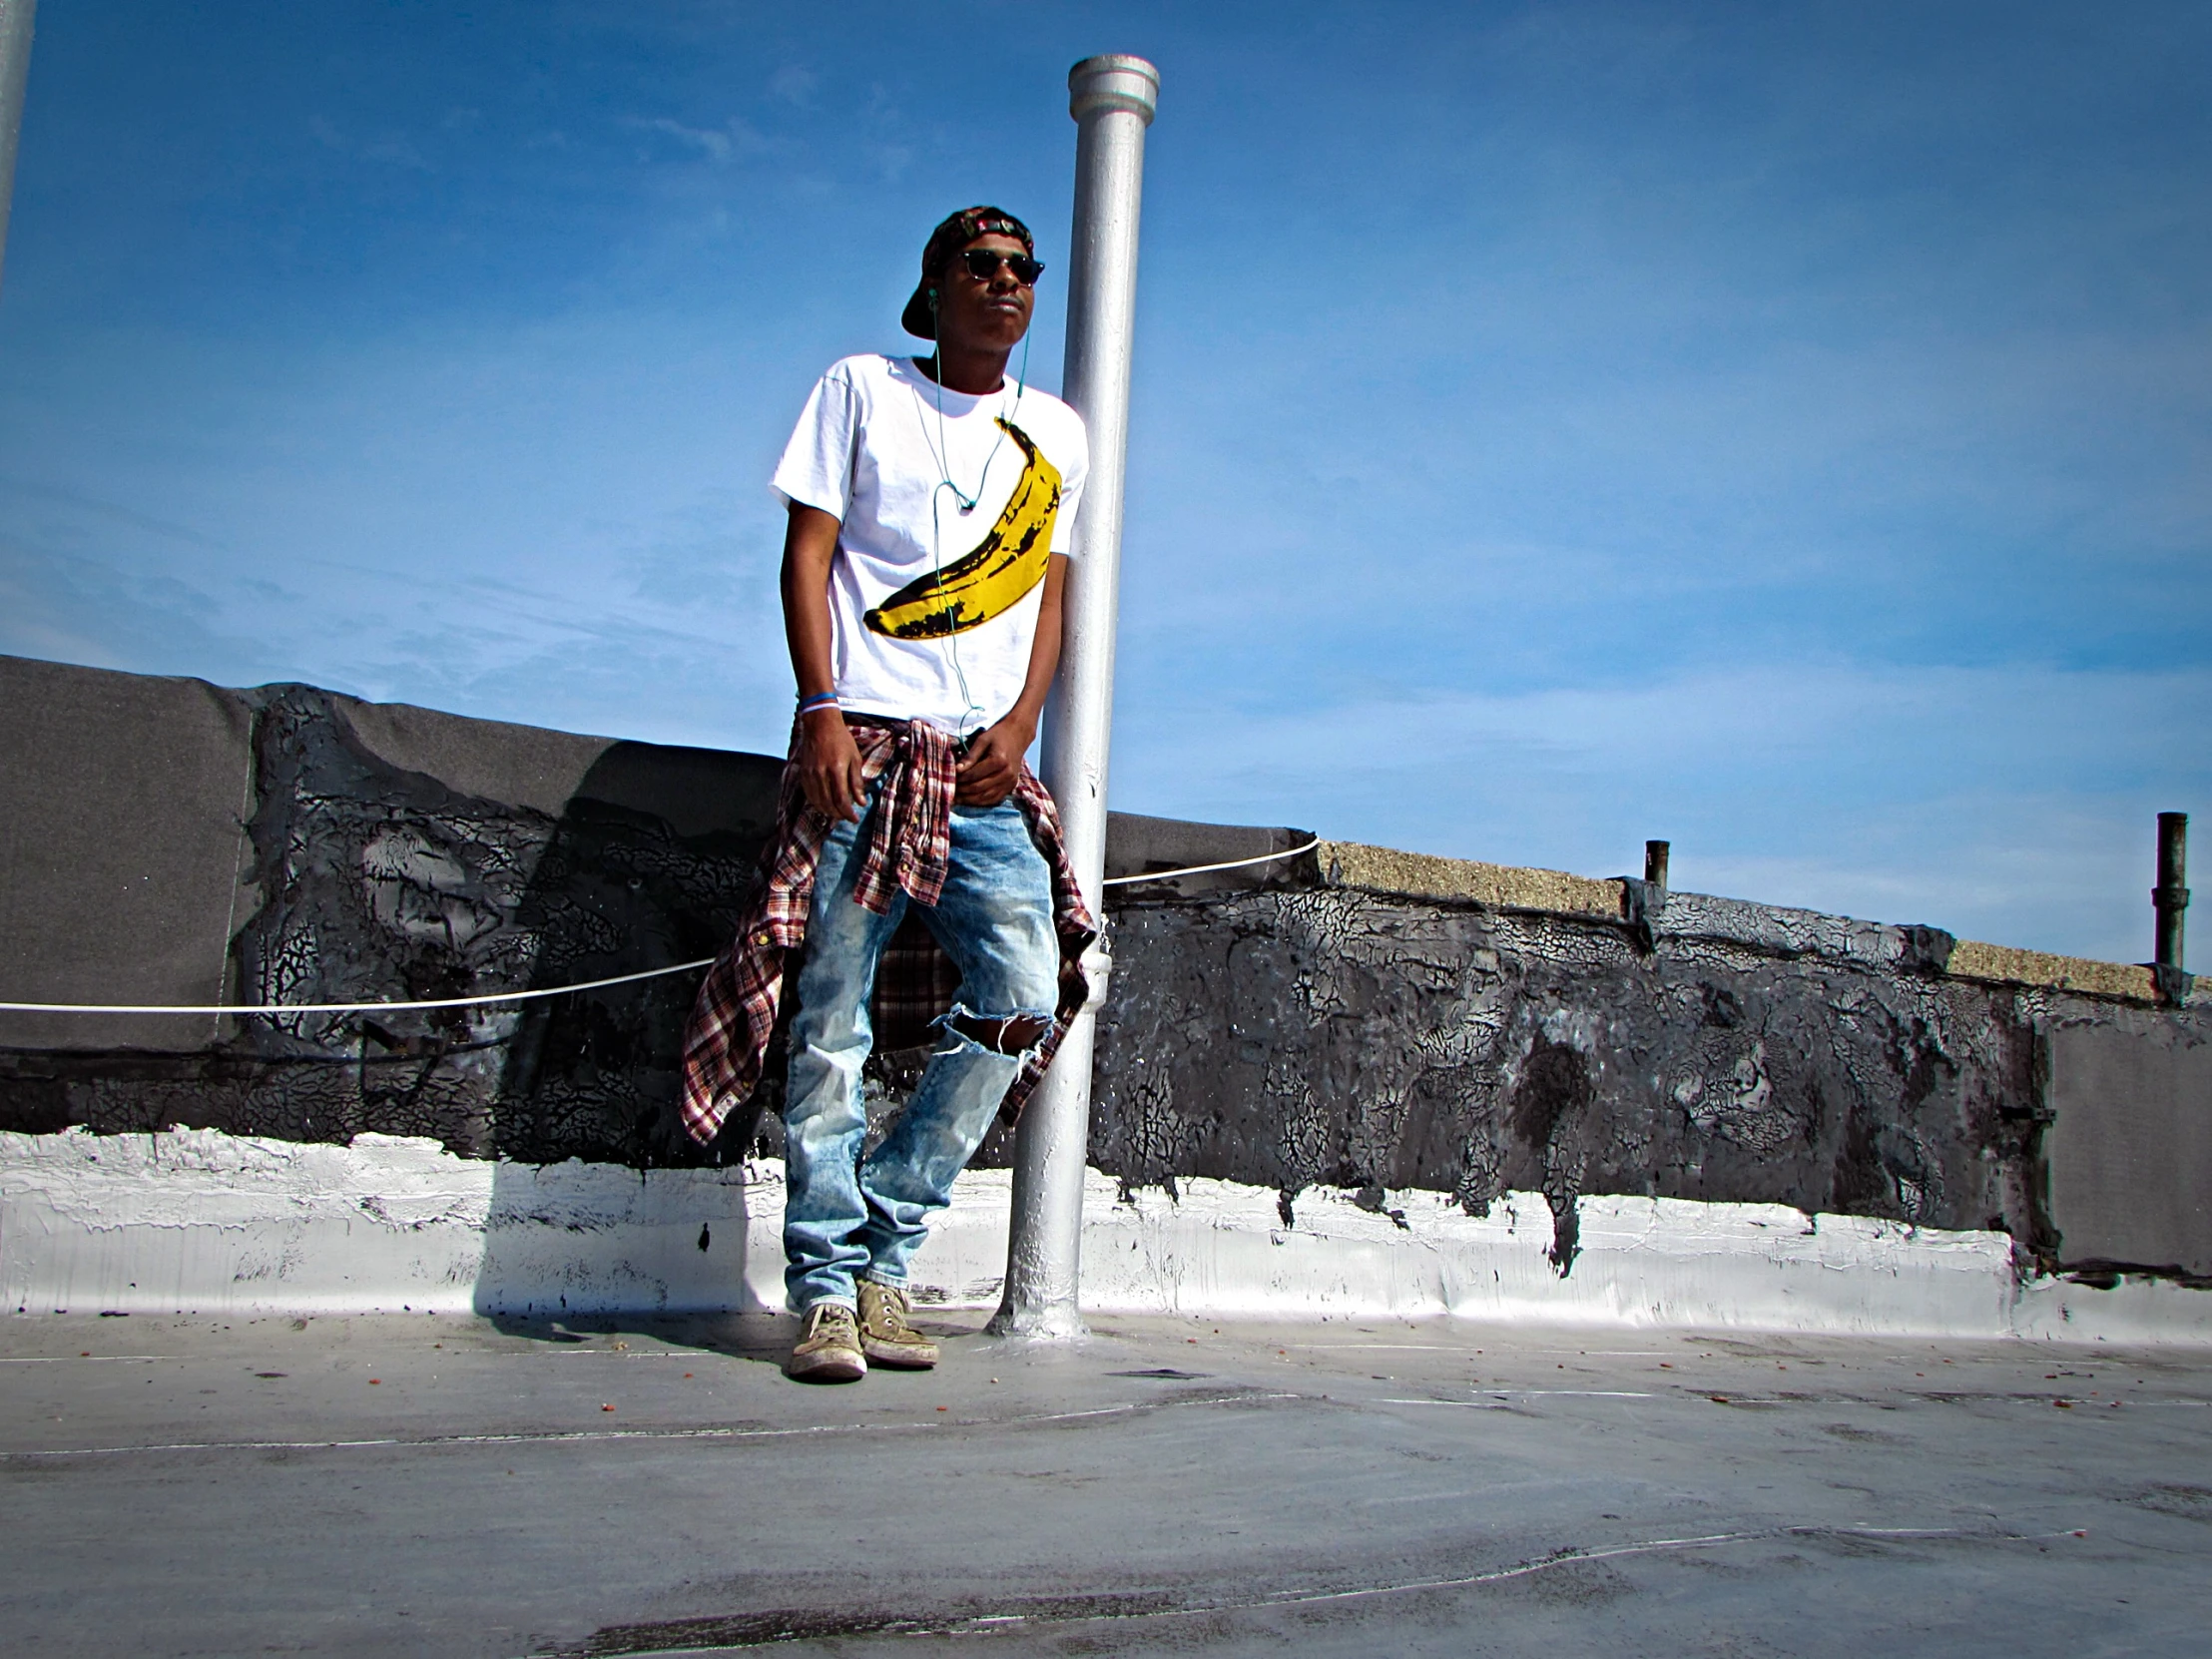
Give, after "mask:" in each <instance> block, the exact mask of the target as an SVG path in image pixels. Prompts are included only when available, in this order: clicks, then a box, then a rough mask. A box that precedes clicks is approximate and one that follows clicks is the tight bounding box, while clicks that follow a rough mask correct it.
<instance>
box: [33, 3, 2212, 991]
mask: <svg viewBox="0 0 2212 1659" xmlns="http://www.w3.org/2000/svg"><path fill="white" fill-rule="evenodd" d="M38 21H39V29H38V42H37V48H36V52H35V55H34V59H33V64H32V72H31V84H30V95H29V109H28V115H27V118H26V122H25V127H24V135H23V144H22V152H21V160H20V163H19V171H18V176H17V185H16V197H15V213H14V223H13V227H12V230H11V235H10V242H9V247H8V250H7V264H6V273H5V287H4V289H0V650H5V651H10V652H16V653H21V654H26V655H32V656H41V657H50V658H55V659H59V660H65V661H72V662H84V663H95V664H101V665H106V666H111V667H117V668H125V669H132V670H137V671H142V672H149V673H164V674H190V675H198V676H201V677H203V678H206V679H210V680H214V681H217V682H221V683H228V684H258V683H262V682H267V681H272V680H285V679H298V680H307V681H311V682H314V683H317V684H321V685H325V686H330V687H335V688H337V689H341V690H344V691H349V692H353V693H356V694H359V695H362V696H367V697H374V698H387V699H398V700H405V701H410V702H417V703H423V704H428V705H431V706H434V707H438V708H445V709H452V710H456V711H459V712H463V713H467V714H474V715H483V716H489V717H495V718H500V719H507V720H517V721H527V722H533V723H537V724H543V725H552V726H563V727H567V728H570V729H574V730H582V731H591V732H602V733H608V734H613V735H617V736H623V737H635V738H646V739H654V740H662V741H671V742H684V743H699V744H708V745H715V746H723V747H735V748H749V749H757V750H775V749H778V748H780V747H781V740H782V735H783V732H784V729H785V726H786V722H787V720H788V715H789V707H790V704H789V697H790V683H791V682H790V671H789V669H788V667H787V665H786V663H785V660H784V657H783V652H782V647H781V643H780V639H779V635H778V631H777V626H776V614H775V591H774V574H775V561H776V554H777V549H778V545H779V537H780V533H781V524H780V520H781V514H780V513H779V511H778V510H777V508H776V506H775V504H774V502H773V501H772V499H771V498H770V496H769V494H768V492H767V490H766V488H765V485H764V482H763V480H764V479H765V477H766V474H767V471H768V468H769V466H770V464H771V462H772V460H773V458H774V456H775V453H776V451H777V450H778V448H779V447H780V445H781V443H782V440H783V438H784V436H785V434H786V433H787V431H788V430H789V427H790V424H791V422H792V420H793V418H794V417H795V415H796V413H797V410H798V407H799V404H800V402H801V400H802V398H803V397H804V395H805V392H806V389H807V386H808V384H809V382H810V381H811V379H812V377H813V376H814V375H815V374H817V373H819V372H820V370H821V369H822V368H823V367H824V366H825V365H826V364H827V363H829V362H830V360H831V359H833V358H834V357H836V356H839V355H842V354H844V353H846V352H849V351H855V350H865V349H889V350H897V349H900V348H901V342H902V340H903V336H901V335H900V334H899V332H898V330H897V326H896V314H897V309H898V305H899V302H900V301H901V299H902V298H903V297H904V295H905V293H906V291H907V290H908V288H909V287H910V285H911V282H912V276H913V269H914V266H915V262H916V258H917V256H918V252H919V247H920V243H921V240H922V238H923V237H924V236H925V235H926V233H927V231H928V228H929V226H930V225H931V224H932V223H933V222H934V221H935V220H936V219H937V218H938V217H939V216H940V215H941V214H943V213H944V212H946V211H947V210H949V209H950V208H952V207H954V206H959V205H963V204H965V203H968V202H971V201H977V200H988V201H995V202H999V203H1001V204H1003V205H1004V206H1006V207H1008V208H1010V209H1012V210H1014V211H1015V212H1017V213H1020V214H1022V215H1024V216H1025V217H1026V218H1028V219H1029V220H1030V221H1031V223H1032V224H1033V225H1034V226H1035V227H1036V229H1037V231H1038V233H1039V237H1040V247H1039V250H1038V252H1039V254H1040V256H1041V257H1042V258H1043V259H1045V260H1046V261H1047V262H1048V263H1049V264H1050V265H1051V266H1052V267H1053V269H1052V271H1050V272H1048V274H1047V276H1046V277H1045V278H1044V285H1043V291H1042V293H1041V296H1040V306H1039V313H1040V323H1039V326H1038V329H1037V333H1036V338H1035V355H1034V377H1035V378H1036V379H1037V380H1038V381H1039V382H1040V383H1042V384H1045V385H1047V386H1056V385H1057V383H1058V379H1059V361H1060V347H1061V337H1060V315H1061V312H1060V295H1061V290H1060V289H1059V288H1057V287H1056V286H1055V285H1054V283H1055V280H1056V278H1058V277H1062V276H1064V274H1065V270H1066V240H1067V222H1068V202H1069V190H1070V181H1071V176H1072V168H1073V139H1074V129H1073V126H1072V124H1071V123H1070V122H1069V120H1068V118H1067V114H1066V94H1065V74H1066V70H1067V66H1068V65H1069V64H1070V63H1071V62H1073V61H1074V60H1075V59H1077V58H1079V57H1082V56H1086V55H1088V54H1090V53H1092V52H1098V51H1134V52H1141V53H1143V54H1145V55H1147V56H1149V57H1151V58H1152V59H1153V60H1154V61H1155V62H1157V63H1158V64H1159V65H1160V68H1161V74H1162V81H1163V88H1162V94H1161V112H1160V118H1159V121H1158V123H1157V125H1156V126H1155V127H1154V128H1153V131H1152V135H1151V141H1150V151H1149V156H1148V167H1147V176H1146V202H1145V221H1144V252H1143V271H1142V277H1141V287H1140V301H1139V344H1138V357H1137V363H1136V378H1135V394H1134V408H1133V436H1132V450H1131V485H1130V503H1129V521H1128V531H1127V543H1126V549H1125V562H1124V573H1123V594H1124V600H1123V605H1124V608H1123V631H1122V639H1121V652H1120V669H1119V688H1118V702H1117V711H1116V727H1115V746H1116V747H1115V757H1114V773H1113V799H1114V803H1115V805H1116V806H1118V807H1122V808H1126V809H1129V810H1133V811H1139V812H1149V813H1160V814H1169V815H1177V816H1185V817H1193V818H1207V819H1218V820H1230V821H1239V822H1262V823H1283V824H1293V825H1300V826H1305V827H1309V828H1312V829H1314V830H1321V831H1324V832H1326V833H1329V834H1333V835H1338V836H1344V837H1350V838H1358V839H1367V840H1374V841H1381V842H1384V843H1387V844H1393V845H1400V846H1407V847H1414V848H1419V849H1423V850H1429V851H1437V852H1446V853H1455V854H1460V855H1465V856H1473V857H1483V858H1491V859H1497V860H1501V861H1507V862H1519V863H1536V864H1544V865H1550V866H1554V867H1563V868H1569V869H1574V870H1578V871H1582V872H1584V873H1589V874H1611V873H1618V872H1621V871H1624V870H1634V869H1636V868H1637V867H1639V865H1640V860H1641V848H1642V843H1643V840H1644V838H1645V837H1646V836H1650V835H1663V836H1667V837H1669V838H1671V839H1672V840H1673V842H1674V845H1675V874H1676V882H1677V884H1678V885H1681V886H1684V887H1694V888H1699V889H1703V890H1707V891H1717V892H1727V893H1734V894H1739V895H1742V896H1747V897H1757V898H1765V899H1771V900H1776V901H1783V902H1791V903H1802V904H1809V905H1814V906H1818V907H1821V908H1826V909H1834V910H1842V911H1846V912H1849V913H1854V914H1860V915H1869V916H1875V917H1879V918H1882V919H1886V920H1898V921H1928V922H1933V923H1936V924H1937V925H1941V926H1945V927H1949V928H1951V929H1953V930H1954V931H1957V932H1960V933H1963V934H1967V935H1970V936H1974V937H1981V938H1989V939H1994V940H1999V941H2002V942H2006V943H2014V944H2025V945H2034V946H2039V947H2042V948H2046V949H2057V950H2071V951H2079V952H2083V953H2088V954H2094V955H2102V956H2111V957H2118V958H2122V959H2140V958H2141V957H2142V956H2144V955H2145V954H2146V953H2147V951H2148V940H2149V932H2150V912H2149V905H2148V897H2147V888H2148V886H2149V884H2150V880H2151V867H2150V858H2151V844H2152V816H2153V814H2154V813H2156V812H2157V811H2159V810H2161V809H2180V810H2194V811H2197V812H2200V813H2204V814H2212V790H2208V789H2207V783H2208V781H2212V743H2208V742H2207V739H2206V736H2205V731H2206V714H2207V711H2208V709H2212V418H2208V417H2212V190H2208V188H2207V186H2206V184H2205V181H2206V179H2207V178H2208V177H2212V165H2208V164H2212V104H2208V102H2207V101H2206V100H2205V98H2204V97H2203V95H2202V86H2203V77H2204V69H2205V65H2206V62H2207V58H2208V49H2212V11H2207V10H2206V9H2205V8H2204V7H2202V6H2200V5H2167V4H2157V3H2139V4H2130V5H2129V6H2126V7H2102V8H2092V7H2086V6H2080V5H2075V4H2066V5H2043V6H2037V5H2021V4H2009V5H1972V4H1934V5H1931V4H1927V3H1917V4H1900V5H1889V4H1880V3H1866V4H1851V5H1840V4H1839V5H1807V6H1792V7H1776V6H1771V5H1629V4H1588V5H1579V4H1558V5H1481V4H1459V5H1447V6H1416V5H1401V4H1389V3H1370V4H1362V5H1357V6H1353V5H1347V6H1342V7H1309V8H1296V7H1290V6H1285V5H1280V4H1277V5H1268V6H1257V5H1254V6H1242V5H1236V4H1215V5H1210V6H1205V7H1198V6H1189V5H1162V6H1156V7H1148V6H1141V5H1121V6H1111V7H1107V6H1081V5H1061V4H1052V3H1049V0H1031V3H1026V4H1021V5H1012V4H995V3H984V4H940V5H932V6H927V7H915V6H910V5H909V6H870V5H825V6H820V7H815V8H798V7H791V6H781V7H755V6H746V5H711V4H676V3H669V4H649V3H640V4H631V5H614V4H598V5H577V4H560V3H558V0H553V3H533V4H519V3H518V4H505V5H501V4H489V5H479V6H474V7H470V8H465V9H464V8H457V7H453V6H450V5H444V4H437V5H431V4H405V5H364V4H353V5H348V4H338V3H331V4H316V5H313V6H300V5H296V4H246V3H237V4H223V3H211V4H210V5H207V6H204V7H192V8H186V7H180V6H176V5H174V4H160V3H153V0H109V3H93V0H45V4H44V5H42V6H41V8H40V13H39V20H38ZM2203 856H2204V857H2212V853H2206V854H2204V855H2203ZM2201 861H2202V858H2200V862H2201ZM2199 884H2200V885H2206V884H2207V883H2204V882H2200V883H2199ZM2206 926H2212V923H2205V924H2203V925H2200V927H2199V928H2198V935H2199V938H2200V939H2202V938H2203V936H2204V933H2205V927H2206ZM2193 955H2194V958H2195V960H2196V961H2197V962H2199V963H2200V964H2201V963H2202V962H2203V960H2204V951H2203V947H2202V945H2201V944H2200V945H2199V947H2198V948H2197V950H2196V951H2195V952H2194V953H2193Z"/></svg>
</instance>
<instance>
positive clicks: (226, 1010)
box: [0, 835, 1321, 1015]
mask: <svg viewBox="0 0 2212 1659" xmlns="http://www.w3.org/2000/svg"><path fill="white" fill-rule="evenodd" d="M1319 845H1321V837H1320V836H1319V835H1316V836H1315V837H1314V838H1313V839H1312V840H1310V841H1308V842H1307V843H1306V844H1305V845H1304V846H1294V847H1290V848H1288V849H1286V850H1285V851H1282V852H1263V853H1261V854H1260V855H1259V856H1258V857H1256V858H1230V859H1228V860H1226V861H1225V862H1222V863H1218V864H1192V865H1191V866H1189V867H1188V868H1186V869H1154V870H1147V871H1145V873H1144V874H1142V875H1109V876H1108V877H1106V879H1105V880H1104V881H1103V882H1101V883H1100V885H1102V886H1108V887H1119V886H1125V885H1127V884H1129V883H1130V882H1133V881H1173V880H1176V879H1177V878H1178V877H1181V876H1185V875H1208V874H1211V873H1212V872H1213V871H1215V870H1217V869H1243V868H1245V867H1246V866H1247V865H1250V864H1271V863H1273V862H1275V861H1276V860H1277V859H1278V858H1295V857H1297V856H1298V855H1299V854H1300V853H1302V852H1311V851H1313V850H1314V848H1315V847H1317V846H1319ZM715 960H716V958H714V957H712V956H702V957H700V958H699V960H698V961H696V962H678V963H676V964H675V965H674V966H672V967H657V968H647V969H645V970H644V971H643V972H642V973H618V974H616V975H614V976H613V977H612V978H609V979H587V980H585V981H584V982H583V983H582V984H580V985H549V986H545V987H543V988H542V989H538V990H529V991H491V992H488V993H486V994H485V995H483V996H440V997H426V998H423V999H422V1000H419V1001H415V1002H246V1003H224V1004H213V1005H184V1004H170V1003H136V1002H0V1013H4V1014H265V1015H266V1014H375V1013H387V1014H401V1013H407V1012H409V1011H411V1010H415V1009H420V1008H473V1007H475V1006H477V1005H478V1004H479V1003H485V1002H529V1001H532V1000H534V999H535V998H537V997H541V996H567V995H568V994H569V993H570V992H572V991H596V990H602V989H604V988H605V987H607V986H609V985H629V984H634V983H636V982H637V981H638V980H640V979H659V978H662V977H663V976H665V975H667V974H671V973H688V972H690V971H691V970H692V969H693V968H703V967H710V966H712V965H713V964H714V962H715Z"/></svg>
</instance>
